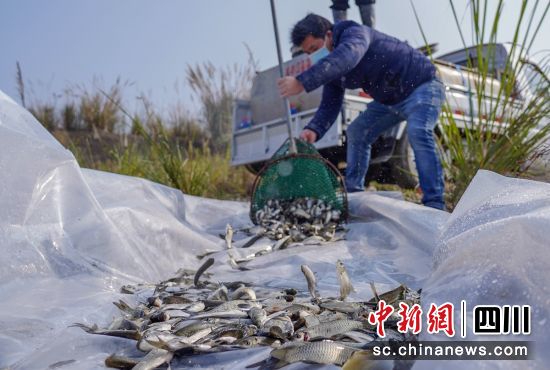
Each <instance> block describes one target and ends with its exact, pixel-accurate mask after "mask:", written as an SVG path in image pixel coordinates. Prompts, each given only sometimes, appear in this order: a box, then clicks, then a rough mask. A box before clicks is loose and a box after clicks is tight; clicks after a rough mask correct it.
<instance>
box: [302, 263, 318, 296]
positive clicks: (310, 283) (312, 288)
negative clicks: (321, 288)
mask: <svg viewBox="0 0 550 370" xmlns="http://www.w3.org/2000/svg"><path fill="white" fill-rule="evenodd" d="M300 268H301V269H302V273H303V274H304V276H305V277H306V281H307V288H308V290H309V293H310V294H311V296H312V297H313V300H315V301H316V300H318V299H319V293H318V292H317V287H316V284H317V283H316V281H315V275H314V274H313V271H311V269H310V268H309V266H308V265H302V266H300Z"/></svg>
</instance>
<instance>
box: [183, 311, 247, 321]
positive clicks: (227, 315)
mask: <svg viewBox="0 0 550 370" xmlns="http://www.w3.org/2000/svg"><path fill="white" fill-rule="evenodd" d="M214 317H218V318H224V319H238V318H243V317H248V314H247V313H246V312H244V311H241V310H237V309H233V310H228V311H214V312H210V311H209V312H205V313H201V314H198V315H195V316H193V319H207V318H214Z"/></svg>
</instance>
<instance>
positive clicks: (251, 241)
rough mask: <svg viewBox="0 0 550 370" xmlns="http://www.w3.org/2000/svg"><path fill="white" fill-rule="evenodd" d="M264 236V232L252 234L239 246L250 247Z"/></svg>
mask: <svg viewBox="0 0 550 370" xmlns="http://www.w3.org/2000/svg"><path fill="white" fill-rule="evenodd" d="M263 237H264V234H263V232H261V233H258V234H256V235H253V236H251V237H250V238H248V239H247V240H246V241H245V242H244V243H243V245H241V246H240V247H239V248H250V247H251V246H253V245H254V243H256V242H257V241H258V240H260V239H261V238H263Z"/></svg>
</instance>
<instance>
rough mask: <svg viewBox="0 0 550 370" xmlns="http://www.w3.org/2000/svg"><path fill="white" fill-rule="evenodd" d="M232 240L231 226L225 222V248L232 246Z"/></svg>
mask: <svg viewBox="0 0 550 370" xmlns="http://www.w3.org/2000/svg"><path fill="white" fill-rule="evenodd" d="M232 242H233V228H232V227H231V225H230V224H227V225H226V226H225V246H226V247H227V249H231V248H233V245H232Z"/></svg>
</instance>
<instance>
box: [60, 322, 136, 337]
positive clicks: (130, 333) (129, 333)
mask: <svg viewBox="0 0 550 370" xmlns="http://www.w3.org/2000/svg"><path fill="white" fill-rule="evenodd" d="M69 327H76V328H81V329H82V330H84V331H85V332H86V333H90V334H99V335H108V336H111V337H119V338H127V339H133V340H139V339H140V338H141V334H140V332H139V330H104V329H99V328H98V327H97V325H95V324H94V325H92V326H88V325H85V324H80V323H74V324H72V325H69Z"/></svg>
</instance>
